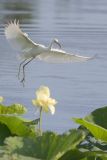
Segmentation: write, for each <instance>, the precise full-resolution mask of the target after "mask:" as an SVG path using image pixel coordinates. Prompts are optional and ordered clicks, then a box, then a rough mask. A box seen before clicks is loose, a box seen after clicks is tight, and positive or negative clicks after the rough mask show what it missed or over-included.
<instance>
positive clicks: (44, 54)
mask: <svg viewBox="0 0 107 160" xmlns="http://www.w3.org/2000/svg"><path fill="white" fill-rule="evenodd" d="M5 36H6V39H7V40H8V41H9V43H11V45H12V46H13V47H14V48H15V49H17V50H19V51H21V52H22V54H21V57H22V59H23V61H22V62H21V63H20V66H19V72H18V77H19V76H20V69H21V66H22V68H23V78H22V80H21V82H24V81H25V66H26V65H27V64H28V63H30V62H31V61H32V60H33V59H39V60H43V61H45V62H49V63H67V62H84V61H87V60H91V59H93V57H85V56H80V55H75V54H70V53H67V52H66V51H64V50H62V49H61V45H60V43H59V41H58V40H57V39H53V40H52V42H51V43H50V44H49V46H48V47H46V46H44V45H41V44H37V43H35V42H33V41H32V40H31V39H30V38H29V37H28V35H27V34H26V33H24V32H22V30H21V29H20V26H19V21H16V20H15V21H13V22H12V21H11V22H9V24H7V26H6V27H5ZM54 43H56V44H57V45H58V46H59V47H60V49H55V48H52V46H53V44H54Z"/></svg>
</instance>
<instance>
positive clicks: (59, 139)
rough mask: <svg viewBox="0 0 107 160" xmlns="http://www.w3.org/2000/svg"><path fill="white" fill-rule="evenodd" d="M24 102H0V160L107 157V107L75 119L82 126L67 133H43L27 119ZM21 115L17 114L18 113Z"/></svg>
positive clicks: (102, 159) (95, 159) (93, 159)
mask: <svg viewBox="0 0 107 160" xmlns="http://www.w3.org/2000/svg"><path fill="white" fill-rule="evenodd" d="M25 112H26V108H25V107H24V106H22V105H21V104H13V105H11V106H4V105H3V104H0V145H1V146H0V160H19V159H20V160H107V123H106V117H107V107H103V108H99V109H96V110H95V111H93V112H92V113H91V114H89V115H88V116H86V117H85V118H74V121H75V122H76V123H79V124H80V126H79V128H78V129H72V130H70V131H69V132H66V133H64V134H61V135H59V134H56V133H54V132H43V134H42V136H41V135H40V134H39V131H38V130H35V125H37V124H38V123H39V122H40V119H39V118H38V119H34V120H26V119H24V118H21V117H19V116H18V115H19V114H23V113H25ZM17 114H18V115H17Z"/></svg>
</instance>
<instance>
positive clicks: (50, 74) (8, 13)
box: [0, 0, 107, 132]
mask: <svg viewBox="0 0 107 160" xmlns="http://www.w3.org/2000/svg"><path fill="white" fill-rule="evenodd" d="M14 19H19V21H20V24H21V27H22V28H23V31H24V32H27V33H28V34H29V36H30V38H32V39H33V40H34V41H35V42H37V43H42V44H44V45H49V43H50V41H51V40H52V39H53V38H55V37H56V38H58V39H59V41H60V42H61V44H62V46H63V48H64V49H65V50H66V51H68V52H71V53H72V52H73V53H78V54H80V55H84V56H92V55H94V54H98V57H97V58H96V59H95V60H92V61H89V62H86V63H72V64H47V63H44V62H36V61H33V62H32V63H31V64H30V65H29V67H27V69H26V85H25V88H23V87H22V85H21V84H20V82H19V81H18V79H17V72H18V66H19V63H20V61H19V60H18V59H17V52H16V51H14V50H13V49H12V48H11V47H10V46H9V44H8V42H7V41H6V39H5V36H4V25H5V24H6V23H7V22H8V21H9V20H14ZM40 85H47V86H49V88H50V89H51V92H52V97H54V98H56V99H57V101H58V104H57V106H56V114H55V115H54V116H51V115H50V114H44V115H43V128H44V129H50V130H55V131H58V132H63V131H66V130H68V129H69V128H72V127H75V126H76V125H75V124H74V123H73V122H72V121H71V120H70V118H71V117H82V116H85V115H86V114H88V113H89V112H90V111H92V110H94V109H96V108H98V107H101V106H104V105H106V104H107V1H106V0H29V1H27V0H0V95H2V96H4V97H5V104H11V103H15V102H18V103H22V104H24V105H26V106H27V108H28V111H29V112H28V113H27V115H26V117H28V118H32V119H33V118H35V116H38V114H36V115H35V114H34V107H33V106H32V104H31V100H32V99H33V98H34V97H35V90H36V89H37V88H38V87H39V86H40Z"/></svg>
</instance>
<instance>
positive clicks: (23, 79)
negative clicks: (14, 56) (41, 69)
mask: <svg viewBox="0 0 107 160" xmlns="http://www.w3.org/2000/svg"><path fill="white" fill-rule="evenodd" d="M34 58H35V57H32V58H31V59H30V60H29V61H28V62H26V63H25V64H24V65H23V78H22V80H21V82H22V83H23V82H24V81H25V67H26V65H27V64H28V63H30V62H31V61H32V60H33V59H34ZM23 84H24V83H23Z"/></svg>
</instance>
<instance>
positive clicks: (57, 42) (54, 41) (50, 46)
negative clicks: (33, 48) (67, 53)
mask: <svg viewBox="0 0 107 160" xmlns="http://www.w3.org/2000/svg"><path fill="white" fill-rule="evenodd" d="M54 43H56V44H57V45H58V46H59V47H60V48H61V44H60V43H59V41H58V39H56V38H55V39H53V40H52V42H51V43H50V45H49V49H51V48H52V45H53V44H54Z"/></svg>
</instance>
